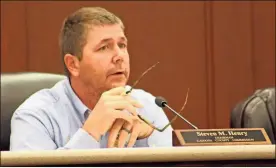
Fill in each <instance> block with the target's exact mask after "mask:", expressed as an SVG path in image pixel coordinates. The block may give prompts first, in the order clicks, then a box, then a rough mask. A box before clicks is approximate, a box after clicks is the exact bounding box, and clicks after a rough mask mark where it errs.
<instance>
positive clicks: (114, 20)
mask: <svg viewBox="0 0 276 168" xmlns="http://www.w3.org/2000/svg"><path fill="white" fill-rule="evenodd" d="M110 24H121V26H122V29H124V25H123V22H122V21H121V19H120V18H119V17H117V16H116V15H114V14H113V13H111V12H109V11H107V10H106V9H104V8H101V7H83V8H81V9H79V10H77V11H76V12H74V13H72V14H71V15H69V16H68V17H67V18H65V20H64V22H63V25H62V28H61V32H60V36H59V46H60V51H61V57H62V61H63V64H64V68H65V72H66V74H67V76H68V77H69V74H70V73H69V71H68V69H67V67H66V65H65V63H64V56H65V54H71V55H74V56H76V57H78V59H79V60H81V59H82V50H83V47H84V46H85V44H86V40H87V33H88V30H89V29H90V28H92V27H93V26H99V25H110Z"/></svg>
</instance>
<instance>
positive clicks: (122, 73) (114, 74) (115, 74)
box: [110, 71, 126, 76]
mask: <svg viewBox="0 0 276 168" xmlns="http://www.w3.org/2000/svg"><path fill="white" fill-rule="evenodd" d="M110 75H111V76H120V75H126V72H125V71H116V72H114V73H111V74H110Z"/></svg>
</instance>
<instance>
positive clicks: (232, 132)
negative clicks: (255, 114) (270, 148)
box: [173, 128, 271, 146]
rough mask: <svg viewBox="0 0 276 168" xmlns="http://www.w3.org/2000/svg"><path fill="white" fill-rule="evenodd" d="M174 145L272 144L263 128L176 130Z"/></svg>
mask: <svg viewBox="0 0 276 168" xmlns="http://www.w3.org/2000/svg"><path fill="white" fill-rule="evenodd" d="M173 143H174V146H199V145H249V144H252V145H253V144H254V145H257V144H271V141H270V139H269V137H268V136H267V133H266V132H265V130H264V129H263V128H238V129H237V128H233V129H232V128H229V129H198V130H174V131H173Z"/></svg>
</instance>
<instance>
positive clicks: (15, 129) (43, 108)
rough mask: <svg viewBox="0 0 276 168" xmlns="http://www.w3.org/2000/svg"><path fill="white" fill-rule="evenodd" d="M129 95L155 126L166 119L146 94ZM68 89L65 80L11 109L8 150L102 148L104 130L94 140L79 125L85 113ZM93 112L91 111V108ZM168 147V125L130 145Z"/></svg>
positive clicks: (142, 113) (149, 95)
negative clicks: (14, 109)
mask: <svg viewBox="0 0 276 168" xmlns="http://www.w3.org/2000/svg"><path fill="white" fill-rule="evenodd" d="M131 96H132V97H133V98H134V99H136V100H138V101H139V102H140V103H141V104H142V105H143V106H144V107H143V108H140V109H137V112H138V113H139V114H140V115H141V116H142V117H144V118H146V119H148V120H149V121H151V122H152V124H154V125H155V126H157V127H160V128H161V127H164V126H165V125H166V124H167V123H168V122H169V121H168V118H167V116H166V115H165V113H164V111H163V110H162V109H161V108H160V107H158V106H157V105H156V104H155V102H154V99H155V97H154V96H152V95H151V94H150V93H147V92H145V91H144V90H141V89H133V91H132V93H131ZM88 111H89V110H88V108H87V107H86V106H85V105H84V104H83V103H82V102H81V100H80V99H79V98H78V96H77V95H76V94H75V92H74V91H73V89H72V88H71V85H70V82H69V80H68V79H64V80H62V81H60V82H58V83H57V84H56V85H55V86H53V87H52V88H50V89H42V90H40V91H38V92H36V93H35V94H33V95H32V96H30V97H29V98H28V99H27V100H26V101H25V102H24V103H23V104H22V105H20V106H19V107H18V109H17V110H16V111H15V112H14V114H13V117H12V119H11V137H10V150H12V151H15V150H55V149H95V148H106V147H107V141H108V134H109V133H108V132H107V133H106V134H105V135H104V136H102V138H101V140H100V141H99V142H98V141H96V140H95V139H94V138H93V137H92V136H90V135H89V134H88V133H87V132H86V131H84V130H83V129H82V126H83V124H84V122H85V120H86V118H87V116H88V115H89V114H87V112H88ZM92 113H93V111H92ZM169 146H172V127H168V128H167V129H166V130H165V131H164V132H158V131H156V130H154V131H153V133H152V134H151V135H150V136H149V137H148V138H145V139H141V140H137V141H136V143H135V145H134V147H169Z"/></svg>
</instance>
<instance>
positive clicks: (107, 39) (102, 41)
mask: <svg viewBox="0 0 276 168" xmlns="http://www.w3.org/2000/svg"><path fill="white" fill-rule="evenodd" d="M111 40H112V38H105V39H102V40H101V41H100V42H99V43H98V44H97V46H99V45H101V44H102V43H107V42H109V41H111ZM120 41H125V42H127V38H126V37H120Z"/></svg>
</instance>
